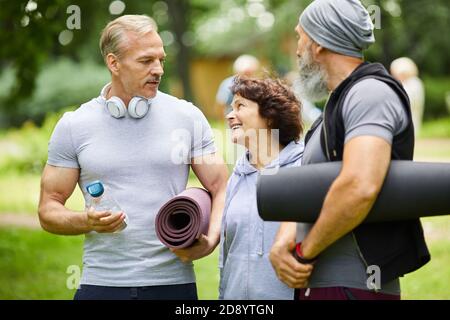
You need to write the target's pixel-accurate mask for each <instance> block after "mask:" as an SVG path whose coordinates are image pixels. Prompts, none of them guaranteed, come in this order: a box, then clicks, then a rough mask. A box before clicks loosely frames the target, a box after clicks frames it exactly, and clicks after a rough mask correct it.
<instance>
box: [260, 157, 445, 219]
mask: <svg viewBox="0 0 450 320" xmlns="http://www.w3.org/2000/svg"><path fill="white" fill-rule="evenodd" d="M341 165H342V163H341V162H327V163H320V164H310V165H305V166H301V167H289V168H282V169H280V170H279V171H278V172H277V173H276V174H274V175H261V176H260V177H259V178H258V182H257V205H258V211H259V215H260V216H261V218H262V219H263V220H266V221H296V222H305V223H312V222H314V221H316V219H317V218H318V216H319V213H320V210H321V208H322V204H323V201H324V199H325V196H326V194H327V192H328V189H329V187H330V186H331V184H332V182H333V181H334V180H335V178H336V177H337V176H338V174H339V172H340V169H341ZM447 214H450V163H431V162H413V161H400V160H396V161H392V162H391V165H390V168H389V172H388V174H387V176H386V179H385V181H384V184H383V187H382V189H381V191H380V194H379V195H378V198H377V200H376V202H375V204H374V206H373V208H372V210H371V211H370V212H369V214H368V216H367V218H366V219H365V220H364V222H363V223H369V222H382V221H398V220H409V219H416V218H419V217H426V216H437V215H447Z"/></svg>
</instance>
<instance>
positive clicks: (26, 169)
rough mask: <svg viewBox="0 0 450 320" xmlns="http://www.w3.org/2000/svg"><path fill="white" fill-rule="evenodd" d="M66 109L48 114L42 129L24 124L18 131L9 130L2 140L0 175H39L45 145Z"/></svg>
mask: <svg viewBox="0 0 450 320" xmlns="http://www.w3.org/2000/svg"><path fill="white" fill-rule="evenodd" d="M73 109H74V108H73V107H72V108H67V109H64V110H62V111H60V112H58V113H52V114H49V115H48V116H47V118H46V120H45V121H44V123H43V125H42V127H37V126H36V125H35V124H34V123H33V122H31V121H28V122H26V123H25V124H24V125H23V126H22V127H21V128H20V129H12V130H9V131H8V132H7V133H6V134H4V136H3V139H2V142H1V144H2V149H3V154H2V157H0V173H6V172H17V173H40V172H41V171H42V169H43V167H44V165H45V162H46V161H47V144H48V141H49V139H50V136H51V133H52V132H53V128H54V127H55V125H56V123H57V122H58V120H59V119H60V117H61V116H62V114H63V113H64V112H65V111H69V110H73Z"/></svg>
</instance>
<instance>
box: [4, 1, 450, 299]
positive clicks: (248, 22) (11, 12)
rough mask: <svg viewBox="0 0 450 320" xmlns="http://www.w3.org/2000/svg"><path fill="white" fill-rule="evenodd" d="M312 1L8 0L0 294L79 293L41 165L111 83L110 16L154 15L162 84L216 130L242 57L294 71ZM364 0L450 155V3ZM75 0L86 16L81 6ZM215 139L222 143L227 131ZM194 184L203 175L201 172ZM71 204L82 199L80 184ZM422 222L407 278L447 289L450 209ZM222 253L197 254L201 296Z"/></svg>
mask: <svg viewBox="0 0 450 320" xmlns="http://www.w3.org/2000/svg"><path fill="white" fill-rule="evenodd" d="M310 2H311V1H304V0H290V1H283V0H166V1H150V0H146V1H140V0H135V1H131V0H128V1H110V0H34V1H33V0H30V1H29V0H17V1H14V0H0V43H1V46H0V299H72V297H73V295H74V292H75V290H74V289H69V288H68V287H67V280H68V277H69V276H70V269H68V268H69V267H70V266H73V265H75V266H80V267H81V266H82V260H81V258H82V244H83V236H56V235H52V234H49V233H46V232H44V231H43V230H42V229H41V228H40V226H39V222H38V220H37V204H38V199H39V183H40V174H41V172H42V168H43V166H44V165H45V162H46V159H47V143H48V139H49V137H50V135H51V133H52V130H53V128H54V126H55V124H56V122H57V121H58V119H59V118H60V117H61V115H62V114H63V113H64V112H65V111H68V110H74V109H76V108H77V106H79V105H80V104H81V103H84V102H85V101H87V100H89V99H91V98H92V97H95V96H97V95H98V94H99V91H100V89H101V88H102V86H103V85H104V84H105V83H107V82H108V79H109V73H108V71H107V69H106V67H105V66H104V65H103V61H102V58H101V54H100V52H99V49H98V38H99V34H100V32H101V29H102V27H104V26H105V25H106V23H107V22H108V21H110V20H112V19H114V18H116V17H117V16H118V15H122V14H147V15H149V16H151V17H152V18H154V19H155V21H156V22H157V24H158V28H159V32H160V35H161V37H162V38H163V41H164V43H165V50H166V53H167V54H168V57H167V62H166V65H165V75H164V77H163V81H162V83H161V87H160V89H161V90H162V91H166V92H169V93H171V94H173V95H175V96H178V97H180V98H185V99H187V100H190V101H193V102H194V103H195V104H196V105H197V106H198V107H199V108H201V109H202V111H203V112H204V113H205V115H206V116H207V118H208V120H209V121H210V123H211V125H212V126H213V128H214V129H215V132H216V133H218V132H224V130H225V127H224V121H223V119H222V111H221V110H219V109H218V108H217V107H216V105H215V94H216V91H217V88H218V86H219V84H220V82H221V81H222V80H223V79H224V78H225V77H227V76H230V75H231V74H232V63H233V61H234V59H235V58H236V57H237V56H239V55H240V54H243V53H248V54H253V55H255V56H256V57H258V58H259V59H260V60H261V61H262V62H263V65H264V68H265V69H266V70H267V72H269V73H271V74H275V75H278V76H280V77H283V76H284V75H285V74H287V73H288V72H289V71H292V70H296V67H295V48H296V37H295V33H294V27H295V25H296V23H297V20H298V16H299V13H300V12H301V10H302V9H303V8H304V7H305V6H306V5H307V4H308V3H310ZM363 3H364V4H365V5H366V6H372V7H371V8H375V9H377V8H378V9H379V10H378V11H377V10H375V12H373V13H374V16H376V15H377V14H378V16H376V17H377V18H378V19H379V20H378V23H379V27H380V28H377V29H376V30H375V37H376V39H377V42H376V44H375V45H374V46H372V47H371V48H370V49H369V50H368V51H367V53H366V59H367V60H369V61H379V62H381V63H383V64H384V65H385V66H386V67H389V64H390V62H391V61H392V60H394V59H395V58H397V57H400V56H408V57H410V58H412V59H413V60H414V61H415V62H416V63H417V65H418V67H419V70H420V77H421V79H422V80H423V82H424V85H425V94H426V102H425V115H424V119H425V120H424V121H425V122H424V125H423V128H422V131H421V132H420V135H419V137H418V139H417V144H416V151H415V160H418V161H444V162H450V59H449V52H450V37H449V36H448V33H449V31H450V7H449V6H450V5H449V2H448V1H447V0H432V1H425V0H408V1H405V0H374V1H363ZM73 5H75V6H77V7H75V8H74V7H73ZM77 8H78V9H79V13H80V16H79V17H78V18H79V20H77V17H74V16H73V14H74V13H77V10H78V9H77ZM371 13H372V12H371ZM78 23H79V25H78ZM319 106H320V104H319ZM223 136H225V135H223ZM217 142H218V144H219V149H220V150H224V144H225V141H223V140H222V139H219V141H217ZM230 169H231V166H230ZM189 185H191V186H194V185H199V182H198V181H197V180H196V178H195V176H194V175H193V174H191V175H190V178H189ZM447 191H448V192H449V196H450V190H447ZM411 201H414V199H411ZM67 206H68V207H69V208H71V209H75V210H83V208H84V200H83V198H82V195H81V192H80V191H79V190H78V188H77V190H76V192H75V193H74V195H73V196H72V197H71V198H70V199H69V200H68V203H67ZM422 221H423V225H424V230H425V234H426V239H427V243H428V245H429V248H430V251H431V254H432V260H431V262H429V263H428V264H427V265H426V266H424V267H423V268H421V269H420V270H418V271H416V272H414V273H411V274H408V275H406V276H405V277H403V278H402V279H401V285H402V290H403V298H404V299H450V289H449V288H450V218H449V217H433V218H426V219H422ZM217 257H218V251H217V250H216V251H215V252H214V253H213V254H212V255H211V256H209V257H206V258H204V259H201V260H198V261H195V263H194V264H195V269H196V274H197V285H198V290H199V297H200V298H201V299H216V298H217V295H218V289H217V288H218V280H219V278H218V267H217V265H218V263H217ZM68 271H69V273H68Z"/></svg>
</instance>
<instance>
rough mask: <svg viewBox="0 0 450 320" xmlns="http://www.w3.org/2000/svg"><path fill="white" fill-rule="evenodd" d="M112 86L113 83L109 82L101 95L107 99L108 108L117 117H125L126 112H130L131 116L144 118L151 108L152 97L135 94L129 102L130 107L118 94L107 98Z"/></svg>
mask: <svg viewBox="0 0 450 320" xmlns="http://www.w3.org/2000/svg"><path fill="white" fill-rule="evenodd" d="M110 86H111V83H108V84H107V85H106V86H104V87H103V89H102V91H101V93H100V95H101V97H102V98H103V99H104V100H105V105H106V109H107V110H108V112H109V113H110V114H111V116H113V117H114V118H116V119H119V118H123V117H125V114H126V113H127V112H128V114H129V115H130V117H132V118H135V119H140V118H143V117H144V116H145V115H146V114H147V113H148V110H149V109H150V105H151V99H147V98H145V97H140V96H135V97H133V98H131V100H130V102H129V103H128V108H127V107H126V106H125V103H123V101H122V99H120V98H119V97H116V96H112V97H111V98H109V99H106V94H107V92H108V90H109V88H110Z"/></svg>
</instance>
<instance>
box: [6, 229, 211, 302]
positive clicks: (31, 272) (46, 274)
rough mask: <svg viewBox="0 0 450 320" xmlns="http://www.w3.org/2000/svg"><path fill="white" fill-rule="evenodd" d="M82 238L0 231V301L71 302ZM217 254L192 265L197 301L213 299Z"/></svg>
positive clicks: (38, 232) (35, 231) (32, 232)
mask: <svg viewBox="0 0 450 320" xmlns="http://www.w3.org/2000/svg"><path fill="white" fill-rule="evenodd" d="M83 239H84V237H83V236H76V237H73V236H56V235H52V234H49V233H47V232H44V231H41V230H27V229H18V228H8V229H6V228H0V257H1V259H0V283H1V285H0V300H6V299H27V300H28V299H31V300H34V299H72V298H73V295H74V294H75V290H74V289H69V288H68V287H67V285H66V283H67V281H68V279H69V280H70V276H71V273H68V267H69V266H71V265H74V266H80V267H81V265H82V263H81V259H82V253H83V249H82V244H83ZM217 259H218V251H217V250H216V251H214V253H213V254H211V255H210V256H208V257H206V258H203V259H200V260H198V261H196V262H195V270H196V276H197V283H198V294H199V298H200V299H217V296H218V293H217V288H218V283H219V278H218V269H217Z"/></svg>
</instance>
